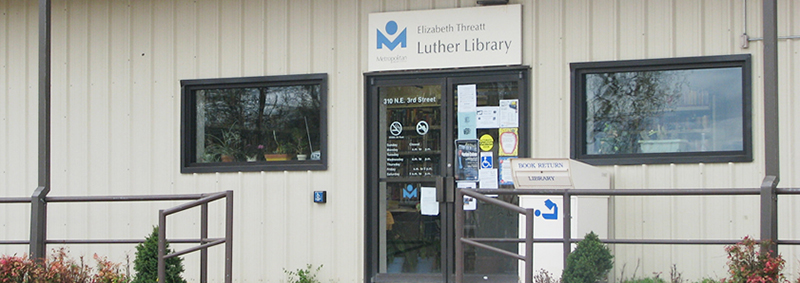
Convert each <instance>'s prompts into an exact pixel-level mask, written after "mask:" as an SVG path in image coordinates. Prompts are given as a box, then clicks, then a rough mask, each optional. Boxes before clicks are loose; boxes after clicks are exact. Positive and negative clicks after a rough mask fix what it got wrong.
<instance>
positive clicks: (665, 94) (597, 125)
mask: <svg viewBox="0 0 800 283" xmlns="http://www.w3.org/2000/svg"><path fill="white" fill-rule="evenodd" d="M720 57H721V58H720ZM725 57H735V58H737V59H738V58H742V57H743V56H719V57H712V58H711V59H712V60H711V61H714V60H717V61H720V62H718V63H719V64H716V65H715V64H714V63H715V62H710V63H704V61H703V59H704V58H709V57H696V58H680V59H678V60H676V62H678V63H675V64H673V65H674V66H669V65H670V64H668V63H664V62H666V61H665V60H649V61H653V64H654V65H648V64H647V63H648V60H640V61H628V62H624V61H620V62H618V63H616V64H615V63H607V62H606V63H601V64H598V65H597V66H598V67H597V69H596V70H592V67H591V64H592V63H582V64H575V65H573V72H574V73H576V74H578V76H574V78H580V81H579V82H577V84H575V85H574V87H579V89H575V90H578V93H574V95H577V96H575V97H576V98H577V99H580V100H581V101H583V104H581V106H583V109H580V110H578V111H579V112H578V113H580V114H581V117H580V120H579V121H576V122H580V124H573V127H575V126H577V127H580V128H582V130H581V132H580V133H576V134H577V135H576V137H577V136H580V137H582V139H581V140H580V143H581V144H579V145H576V146H579V147H580V148H578V149H579V152H578V153H579V154H577V155H579V156H581V155H582V156H583V157H584V158H587V159H590V160H591V159H592V158H600V159H596V160H602V158H617V161H616V162H605V163H600V164H620V163H621V164H625V163H670V162H680V158H676V157H680V156H684V157H685V156H688V155H689V154H699V155H695V156H694V159H693V161H691V162H694V161H698V162H713V160H715V159H713V158H707V157H712V156H715V155H717V156H723V155H728V156H732V155H737V156H739V157H741V155H743V154H745V153H746V152H749V151H750V148H749V144H750V141H749V139H750V133H749V126H748V125H749V123H750V117H748V116H749V113H750V111H749V96H750V94H749V87H750V84H749V56H748V57H747V60H741V61H737V60H732V59H729V60H727V61H726V60H724V58H725ZM692 60H694V61H696V62H694V63H689V64H688V65H689V66H683V65H681V64H679V63H680V62H682V61H689V62H691V61H692ZM745 61H746V62H745ZM626 63H627V64H631V65H627V66H626ZM659 64H661V65H659ZM692 64H693V65H692ZM576 65H577V66H576ZM717 65H718V66H717ZM582 66H588V67H584V68H580V67H582ZM573 83H576V82H573ZM745 107H746V108H745ZM573 133H575V132H573ZM652 154H659V155H658V157H661V159H649V160H647V159H639V160H633V161H631V162H625V161H620V160H619V159H620V158H628V157H634V158H636V156H642V157H644V156H653V155H652ZM745 155H746V154H745ZM669 156H675V157H669ZM751 158H752V157H750V159H751ZM690 159H691V158H690ZM745 159H746V158H745ZM717 160H725V161H734V159H730V158H727V159H725V158H723V159H717ZM738 160H741V159H738ZM606 161H609V160H608V159H606ZM595 164H598V163H595Z"/></svg>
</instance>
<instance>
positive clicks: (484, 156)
mask: <svg viewBox="0 0 800 283" xmlns="http://www.w3.org/2000/svg"><path fill="white" fill-rule="evenodd" d="M492 159H493V158H492V153H491V152H481V169H492V168H494V161H493V160H492Z"/></svg>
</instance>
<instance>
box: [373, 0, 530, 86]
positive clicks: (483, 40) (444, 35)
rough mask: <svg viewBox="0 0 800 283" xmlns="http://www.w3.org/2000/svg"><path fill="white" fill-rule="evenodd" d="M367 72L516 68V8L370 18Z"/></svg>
mask: <svg viewBox="0 0 800 283" xmlns="http://www.w3.org/2000/svg"><path fill="white" fill-rule="evenodd" d="M368 34H369V46H368V49H369V52H368V54H369V55H368V56H369V58H368V61H369V71H385V70H402V69H431V68H453V67H469V66H492V65H519V64H521V63H522V6H521V5H519V4H516V5H498V6H486V7H473V8H457V9H437V10H424V11H406V12H388V13H373V14H370V15H369V32H368Z"/></svg>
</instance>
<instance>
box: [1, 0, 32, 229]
mask: <svg viewBox="0 0 800 283" xmlns="http://www.w3.org/2000/svg"><path fill="white" fill-rule="evenodd" d="M4 3H5V7H4V9H3V11H4V13H3V23H4V25H3V27H4V28H3V42H9V41H8V31H9V28H8V25H9V23H10V21H9V19H8V18H9V17H10V16H9V15H8V14H9V13H8V10H9V8H8V7H9V5H8V2H7V1H6V2H4ZM28 50H29V48H27V47H26V48H25V53H29V52H28ZM3 51H4V52H3V53H2V54H0V56H2V57H3V75H2V80H3V84H2V85H3V89H2V94H3V106H2V107H3V113H6V115H9V114H8V113H9V107H8V73H10V72H9V71H8V54H9V53H10V52H9V51H8V45H6V46H5V48H3ZM26 117H27V115H26ZM1 122H2V124H3V128H2V129H3V136H4V137H8V136H9V133H10V130H9V129H8V116H3V120H2V121H1ZM8 148H9V146H8V139H3V148H2V149H0V151H2V152H3V156H8ZM9 164H10V162H9V158H3V164H2V166H3V167H2V168H0V169H2V172H0V173H2V174H1V175H3V176H7V174H8V173H7V170H8V166H9ZM3 183H4V184H3V188H5V191H4V192H5V193H4V195H10V194H9V192H10V190H9V189H8V187H9V186H10V184H11V182H10V181H9V178H3ZM25 190H26V192H27V188H26V189H25ZM6 211H7V210H6ZM3 214H4V215H6V217H8V213H3ZM3 223H8V221H5V222H3ZM6 235H7V234H6Z"/></svg>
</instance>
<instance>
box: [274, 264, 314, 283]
mask: <svg viewBox="0 0 800 283" xmlns="http://www.w3.org/2000/svg"><path fill="white" fill-rule="evenodd" d="M320 269H322V265H320V266H318V267H317V268H314V266H313V265H311V264H307V265H306V268H298V269H297V270H295V271H289V270H286V269H284V270H283V272H284V273H286V276H287V277H289V282H290V283H319V282H320V281H319V279H317V272H319V270H320Z"/></svg>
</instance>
